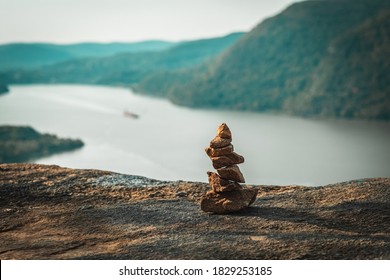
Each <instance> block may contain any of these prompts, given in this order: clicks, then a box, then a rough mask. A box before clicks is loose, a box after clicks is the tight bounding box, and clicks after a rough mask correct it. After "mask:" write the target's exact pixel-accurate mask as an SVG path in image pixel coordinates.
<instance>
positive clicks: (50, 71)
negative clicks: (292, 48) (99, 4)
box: [0, 33, 243, 85]
mask: <svg viewBox="0 0 390 280" xmlns="http://www.w3.org/2000/svg"><path fill="white" fill-rule="evenodd" d="M242 34H243V33H234V34H230V35H228V36H224V37H221V38H212V39H204V40H196V41H189V42H183V43H180V44H178V45H175V46H173V47H171V48H168V49H166V50H163V51H159V52H157V51H156V52H140V53H123V54H118V55H115V56H110V57H103V58H84V59H78V60H71V61H66V62H62V63H58V64H55V65H50V66H46V67H41V68H40V69H37V70H32V71H23V70H16V71H7V72H3V73H0V78H2V79H3V80H5V81H6V82H8V83H87V84H108V85H113V84H125V85H130V84H135V83H137V82H139V81H140V80H141V79H143V78H144V77H145V76H147V75H148V74H150V73H152V72H154V71H160V70H174V69H180V68H185V67H192V66H194V65H198V64H201V63H202V62H204V61H205V60H207V59H208V58H210V57H213V56H215V55H217V54H218V53H220V52H221V51H222V50H224V49H226V48H228V47H230V46H231V45H232V44H234V43H235V42H236V41H237V40H238V39H239V38H240V37H241V36H242Z"/></svg>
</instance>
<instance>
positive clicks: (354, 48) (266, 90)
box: [139, 0, 390, 119]
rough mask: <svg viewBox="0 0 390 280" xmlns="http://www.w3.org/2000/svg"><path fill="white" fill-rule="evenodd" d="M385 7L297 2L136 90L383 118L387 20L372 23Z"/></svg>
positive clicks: (374, 0) (346, 1)
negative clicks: (197, 62)
mask: <svg viewBox="0 0 390 280" xmlns="http://www.w3.org/2000/svg"><path fill="white" fill-rule="evenodd" d="M389 8H390V3H389V2H388V1H380V0H357V1H352V0H339V1H331V0H330V1H307V2H301V3H297V4H294V5H292V6H290V7H289V8H287V9H286V10H285V11H284V12H282V13H281V14H279V15H277V16H275V17H273V18H270V19H267V20H265V21H264V22H262V23H261V24H259V25H258V26H257V27H255V28H254V29H253V30H252V31H251V32H249V33H247V34H246V35H245V36H243V37H242V38H241V39H240V40H239V41H238V42H237V43H236V44H235V45H233V46H232V47H231V48H230V49H228V50H227V51H225V52H224V53H222V54H220V55H219V56H218V57H217V58H215V59H213V60H212V61H210V62H208V65H205V66H204V67H203V68H200V67H198V68H196V69H192V70H188V71H187V72H184V73H185V76H184V77H183V76H182V75H183V74H182V73H183V71H181V72H176V73H170V74H169V75H166V76H167V77H169V78H168V79H169V80H170V81H171V80H172V82H169V84H168V82H167V81H163V78H162V77H161V76H158V75H154V76H149V77H148V79H147V80H143V81H142V82H141V83H140V86H139V90H140V91H142V92H149V91H151V90H152V93H153V94H155V92H156V91H157V89H158V88H157V87H156V85H160V88H161V90H162V91H163V93H160V95H163V96H167V97H168V98H170V99H171V100H172V101H173V102H174V103H176V104H180V105H185V106H193V107H211V108H215V107H221V108H228V109H235V110H253V111H267V110H273V111H283V112H290V113H295V114H300V115H324V116H340V117H362V118H385V119H389V109H388V108H389V107H388V104H389V102H388V99H389V97H388V96H389V87H388V84H389V83H388V81H389V73H390V71H389V57H390V55H389V49H388V46H389V41H388V33H387V32H388V31H390V28H389V26H388V23H387V22H385V20H386V19H388V18H389V17H388V14H385V15H384V16H381V22H378V21H377V20H375V18H376V17H377V16H378V14H379V13H381V12H382V11H385V10H388V9H389ZM386 15H387V17H386ZM368 22H371V23H370V24H369V23H368ZM368 25H369V26H368ZM362 28H363V29H364V30H363V29H362ZM333 48H335V49H336V50H337V51H336V52H335V53H333V54H331V53H330V51H331V50H332V49H333ZM199 69H201V70H199ZM205 69H206V70H205ZM172 77H174V79H173V78H172ZM188 77H192V78H191V79H188ZM183 80H184V81H185V82H182V81H183ZM161 81H163V83H165V84H163V85H161ZM175 81H179V82H175ZM152 84H155V86H154V87H153V88H152V86H151V85H152ZM356 90H357V91H358V92H359V93H358V94H354V95H352V94H350V93H351V92H354V91H356ZM386 105H387V109H386Z"/></svg>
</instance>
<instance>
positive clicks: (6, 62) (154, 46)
mask: <svg viewBox="0 0 390 280" xmlns="http://www.w3.org/2000/svg"><path fill="white" fill-rule="evenodd" d="M173 45H174V43H171V42H165V41H144V42H137V43H79V44H68V45H57V44H42V43H24V44H23V43H16V44H6V45H0V70H12V69H13V70H15V69H31V68H37V67H40V66H45V65H50V64H55V63H59V62H63V61H67V60H72V59H78V58H85V57H107V56H112V55H116V54H119V53H126V52H145V51H160V50H164V49H167V48H169V47H171V46H173Z"/></svg>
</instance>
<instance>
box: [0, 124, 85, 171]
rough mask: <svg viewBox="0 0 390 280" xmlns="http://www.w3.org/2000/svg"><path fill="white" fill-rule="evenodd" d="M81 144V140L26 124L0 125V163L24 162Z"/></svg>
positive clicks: (77, 146)
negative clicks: (57, 134) (38, 129)
mask: <svg viewBox="0 0 390 280" xmlns="http://www.w3.org/2000/svg"><path fill="white" fill-rule="evenodd" d="M83 145H84V143H83V142H82V141H81V140H73V139H62V138H58V137H57V136H55V135H51V134H41V133H39V132H37V131H36V130H35V129H33V128H31V127H28V126H0V163H10V162H26V161H29V160H32V159H36V158H40V157H43V156H48V155H51V154H55V153H60V152H65V151H71V150H75V149H78V148H81V147H82V146H83Z"/></svg>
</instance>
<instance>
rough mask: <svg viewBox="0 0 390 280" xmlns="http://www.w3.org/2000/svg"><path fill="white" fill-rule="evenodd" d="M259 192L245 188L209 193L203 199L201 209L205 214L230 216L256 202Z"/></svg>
mask: <svg viewBox="0 0 390 280" xmlns="http://www.w3.org/2000/svg"><path fill="white" fill-rule="evenodd" d="M256 195H257V190H256V189H251V188H245V189H242V190H235V191H230V192H223V193H216V192H214V191H209V192H207V193H206V194H205V195H204V196H203V197H202V199H201V203H200V208H201V209H202V210H203V211H205V212H212V213H215V214H228V213H231V212H236V211H240V210H242V209H244V208H246V207H248V206H249V205H251V204H252V203H253V202H254V201H255V200H256Z"/></svg>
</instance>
